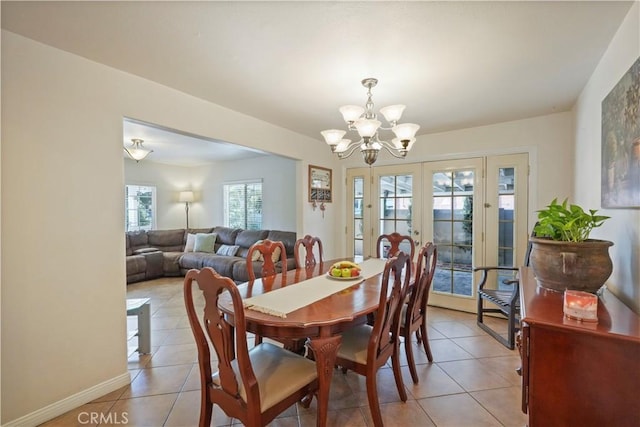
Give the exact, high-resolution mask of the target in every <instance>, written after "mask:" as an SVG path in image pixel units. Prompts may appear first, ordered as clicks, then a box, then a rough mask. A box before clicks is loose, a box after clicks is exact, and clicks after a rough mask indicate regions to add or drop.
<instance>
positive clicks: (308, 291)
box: [242, 258, 386, 318]
mask: <svg viewBox="0 0 640 427" xmlns="http://www.w3.org/2000/svg"><path fill="white" fill-rule="evenodd" d="M385 263H386V260H384V259H380V258H369V259H368V260H366V261H363V262H361V263H360V269H361V271H360V276H361V277H360V278H359V279H354V280H334V279H330V278H328V277H326V275H324V274H323V275H322V276H317V277H314V278H311V279H309V280H305V281H304V282H301V283H298V284H296V285H294V286H286V287H284V288H280V289H276V290H275V291H272V292H267V293H266V294H262V295H258V296H255V297H251V298H247V299H245V300H243V301H242V303H243V305H244V307H245V308H247V309H249V310H255V311H259V312H261V313H266V314H270V315H272V316H277V317H283V318H286V317H287V313H291V312H292V311H295V310H297V309H299V308H301V307H304V306H307V305H309V304H312V303H314V302H316V301H319V300H321V299H322V298H326V297H328V296H329V295H333V294H335V293H336V292H340V291H342V290H343V289H346V288H349V287H351V286H353V285H356V284H358V283H361V282H363V281H364V280H365V279H368V278H370V277H373V276H375V275H377V274H380V273H382V272H383V271H384V265H385Z"/></svg>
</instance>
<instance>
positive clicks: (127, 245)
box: [124, 233, 133, 256]
mask: <svg viewBox="0 0 640 427" xmlns="http://www.w3.org/2000/svg"><path fill="white" fill-rule="evenodd" d="M124 244H125V248H126V249H127V254H126V255H127V256H129V255H133V249H131V239H129V233H124Z"/></svg>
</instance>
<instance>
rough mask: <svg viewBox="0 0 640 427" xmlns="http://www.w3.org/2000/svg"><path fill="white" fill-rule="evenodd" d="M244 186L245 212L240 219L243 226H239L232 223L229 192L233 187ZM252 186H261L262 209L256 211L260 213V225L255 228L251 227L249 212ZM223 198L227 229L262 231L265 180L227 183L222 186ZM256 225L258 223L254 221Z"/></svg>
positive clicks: (234, 222)
mask: <svg viewBox="0 0 640 427" xmlns="http://www.w3.org/2000/svg"><path fill="white" fill-rule="evenodd" d="M239 185H242V186H243V196H244V201H243V205H244V209H243V210H244V212H243V213H242V216H243V217H242V218H241V219H240V222H241V223H242V224H239V223H238V222H237V221H235V220H234V221H233V223H232V218H231V216H230V211H231V209H230V208H229V206H230V200H229V191H230V187H231V186H239ZM250 185H260V207H259V209H256V211H257V212H258V217H259V219H258V221H257V222H259V224H254V225H253V226H251V227H250V226H249V225H250V224H249V223H250V221H249V218H250V215H249V211H248V209H247V194H248V191H247V187H248V186H250ZM222 198H223V208H224V209H223V211H224V226H225V227H233V228H241V229H243V230H261V229H262V224H263V220H264V218H263V213H264V182H263V179H262V178H260V179H247V180H241V181H226V182H224V183H223V184H222ZM253 222H254V223H255V222H256V221H253Z"/></svg>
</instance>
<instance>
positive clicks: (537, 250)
mask: <svg viewBox="0 0 640 427" xmlns="http://www.w3.org/2000/svg"><path fill="white" fill-rule="evenodd" d="M530 240H531V243H532V251H531V260H530V262H531V268H532V269H533V272H534V274H535V276H536V280H537V281H538V284H539V285H540V286H543V287H545V288H548V289H553V290H556V291H564V290H565V289H571V290H578V291H585V292H591V293H595V292H596V291H598V289H600V287H601V286H602V285H604V283H605V282H606V281H607V279H608V278H609V276H610V275H611V272H612V271H613V263H612V262H611V257H610V256H609V247H610V246H613V242H610V241H608V240H595V239H589V240H586V241H584V242H563V241H557V240H551V239H549V238H545V237H531V239H530Z"/></svg>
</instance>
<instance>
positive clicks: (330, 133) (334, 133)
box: [320, 129, 347, 145]
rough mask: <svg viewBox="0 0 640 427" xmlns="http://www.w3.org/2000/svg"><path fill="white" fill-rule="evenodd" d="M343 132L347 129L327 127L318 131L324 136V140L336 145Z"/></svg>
mask: <svg viewBox="0 0 640 427" xmlns="http://www.w3.org/2000/svg"><path fill="white" fill-rule="evenodd" d="M345 133H347V131H344V130H339V129H329V130H323V131H322V132H320V134H321V135H322V136H323V137H324V140H325V142H326V143H327V144H329V145H337V144H338V143H339V142H340V140H341V139H342V137H343V136H344V134H345Z"/></svg>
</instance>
